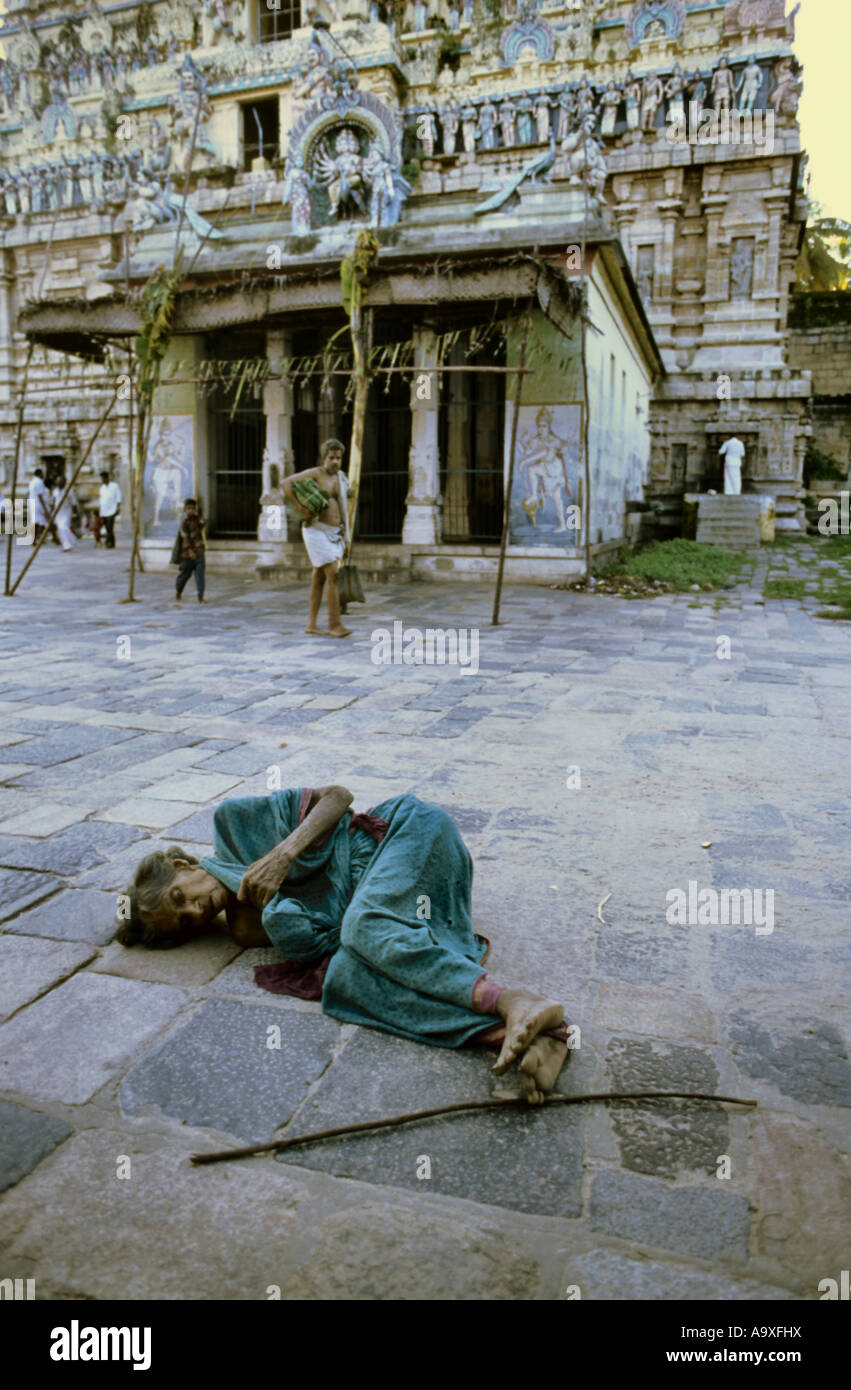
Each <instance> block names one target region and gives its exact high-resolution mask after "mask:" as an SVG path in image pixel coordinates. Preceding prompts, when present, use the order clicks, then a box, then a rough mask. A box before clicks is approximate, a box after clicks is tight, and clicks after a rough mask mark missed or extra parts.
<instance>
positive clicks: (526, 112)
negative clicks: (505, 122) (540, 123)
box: [517, 97, 535, 145]
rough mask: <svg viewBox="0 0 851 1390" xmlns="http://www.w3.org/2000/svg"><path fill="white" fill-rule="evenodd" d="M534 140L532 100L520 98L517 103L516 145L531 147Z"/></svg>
mask: <svg viewBox="0 0 851 1390" xmlns="http://www.w3.org/2000/svg"><path fill="white" fill-rule="evenodd" d="M534 140H535V118H534V113H533V111H532V98H531V97H521V98H520V100H519V101H518V103H517V143H518V145H531V144H533V143H534Z"/></svg>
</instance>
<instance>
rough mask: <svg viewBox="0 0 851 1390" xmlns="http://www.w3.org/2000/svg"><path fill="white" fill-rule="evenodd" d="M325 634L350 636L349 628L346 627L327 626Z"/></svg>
mask: <svg viewBox="0 0 851 1390" xmlns="http://www.w3.org/2000/svg"><path fill="white" fill-rule="evenodd" d="M327 635H328V636H329V637H351V635H352V633H351V629H350V628H347V627H342V626H341V627H329V629H328V633H327Z"/></svg>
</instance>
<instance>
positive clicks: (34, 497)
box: [28, 468, 50, 544]
mask: <svg viewBox="0 0 851 1390" xmlns="http://www.w3.org/2000/svg"><path fill="white" fill-rule="evenodd" d="M28 497H29V508H30V513H31V517H32V522H33V525H34V526H35V539H36V544H38V541H39V538H40V537H41V533H42V531H44V529H45V527H46V526H47V522H48V517H49V516H50V493H49V492H48V490H47V488H46V487H45V485H44V473H43V472H42V470H41V469H40V468H37V469H36V470H35V473H34V474H33V476H32V477H31V478H30V485H29V489H28Z"/></svg>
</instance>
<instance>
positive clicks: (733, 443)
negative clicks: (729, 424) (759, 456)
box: [718, 434, 745, 493]
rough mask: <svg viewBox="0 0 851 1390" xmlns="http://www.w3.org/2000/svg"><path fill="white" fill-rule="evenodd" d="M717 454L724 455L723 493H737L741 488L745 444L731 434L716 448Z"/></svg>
mask: <svg viewBox="0 0 851 1390" xmlns="http://www.w3.org/2000/svg"><path fill="white" fill-rule="evenodd" d="M718 452H719V454H723V455H724V491H725V493H727V492H729V493H739V492H741V490H742V459H743V458H744V456H745V446H744V444H743V443H742V441H741V439H737V438H736V436H735V435H734V434H733V435H731V436H730V438H729V439H727V440H725V441H724V443H723V444H722V445H721V448H720V449H719V450H718Z"/></svg>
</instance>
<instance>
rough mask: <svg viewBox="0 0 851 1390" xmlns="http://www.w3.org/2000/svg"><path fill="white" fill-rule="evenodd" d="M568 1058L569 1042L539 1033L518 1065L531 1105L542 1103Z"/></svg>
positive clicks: (524, 1092) (522, 1083)
mask: <svg viewBox="0 0 851 1390" xmlns="http://www.w3.org/2000/svg"><path fill="white" fill-rule="evenodd" d="M566 1059H567V1043H563V1042H559V1041H558V1038H544V1037H541V1035H540V1034H539V1035H538V1037H537V1038H535V1040H534V1042H533V1043H532V1044H531V1046H529V1047H527V1049H526V1051H525V1052H524V1053H523V1056H522V1057H521V1058H520V1062H519V1064H518V1067H517V1071H518V1075H519V1077H520V1084H521V1086H522V1087H523V1094H524V1095H525V1097H526V1099H527V1101H528V1102H529V1104H530V1105H541V1104H542V1103H543V1101H545V1100H546V1098H547V1096H548V1095H549V1093H550V1091H552V1089H553V1087H554V1086H555V1084H556V1082H557V1080H558V1074H559V1072H560V1071H561V1069H562V1067H563V1066H564V1064H565V1061H566Z"/></svg>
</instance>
